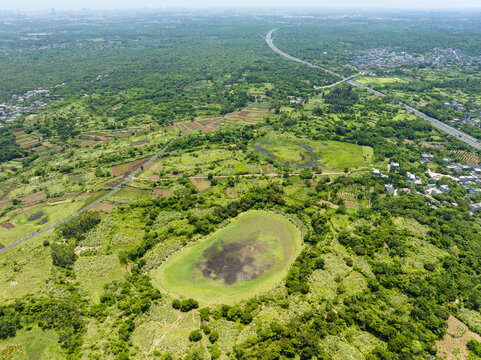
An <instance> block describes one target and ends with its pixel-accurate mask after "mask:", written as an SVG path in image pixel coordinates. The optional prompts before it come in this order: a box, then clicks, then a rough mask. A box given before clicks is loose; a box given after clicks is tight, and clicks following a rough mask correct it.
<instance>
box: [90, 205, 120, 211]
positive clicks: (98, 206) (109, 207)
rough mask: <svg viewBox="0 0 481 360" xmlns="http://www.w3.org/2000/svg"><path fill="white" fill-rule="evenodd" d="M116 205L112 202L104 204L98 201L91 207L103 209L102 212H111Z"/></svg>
mask: <svg viewBox="0 0 481 360" xmlns="http://www.w3.org/2000/svg"><path fill="white" fill-rule="evenodd" d="M116 207H117V205H113V204H105V203H99V204H97V205H95V206H94V207H93V208H94V209H95V210H98V211H104V212H108V213H109V212H111V211H112V210H113V209H115V208H116Z"/></svg>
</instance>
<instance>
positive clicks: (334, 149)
mask: <svg viewBox="0 0 481 360" xmlns="http://www.w3.org/2000/svg"><path fill="white" fill-rule="evenodd" d="M253 150H254V152H256V153H259V154H261V155H263V156H266V157H269V158H271V159H273V160H277V161H279V162H280V163H281V164H282V165H284V166H285V167H287V168H290V169H293V170H295V169H303V168H310V167H313V166H318V167H322V168H327V169H339V170H344V168H346V167H347V168H349V169H353V168H359V167H364V166H370V165H371V163H372V158H373V149H372V148H371V147H368V146H359V145H354V144H349V143H343V142H338V141H310V140H305V139H298V138H296V137H295V136H289V135H285V134H283V135H281V134H278V133H270V134H269V135H267V136H265V137H263V138H260V139H258V140H257V141H256V142H255V143H254V146H253Z"/></svg>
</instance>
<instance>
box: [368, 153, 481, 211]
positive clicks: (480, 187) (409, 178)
mask: <svg viewBox="0 0 481 360" xmlns="http://www.w3.org/2000/svg"><path fill="white" fill-rule="evenodd" d="M421 161H423V162H424V163H429V162H433V161H435V156H434V155H432V154H422V155H421ZM441 163H442V165H443V166H444V169H445V170H446V172H447V173H448V174H447V175H446V174H440V173H436V172H434V171H432V170H430V169H428V170H427V171H426V175H427V176H426V177H425V178H427V179H428V181H429V183H427V184H426V181H423V179H422V178H421V176H419V175H416V174H413V173H410V172H407V173H406V182H408V183H409V184H410V185H412V186H413V187H414V188H417V189H418V191H417V193H418V194H419V195H422V196H427V197H429V198H430V199H432V200H433V201H435V199H434V198H432V195H442V194H450V193H451V190H452V189H451V187H450V186H449V185H446V184H440V183H439V180H441V178H443V177H444V178H446V177H447V178H449V179H451V180H453V182H452V183H451V184H454V183H456V184H457V185H456V186H462V187H463V188H464V189H466V193H467V195H466V197H467V198H469V197H472V196H474V195H478V194H481V165H465V164H459V163H453V162H452V161H451V159H448V158H443V159H442V160H441ZM399 168H400V165H399V163H396V162H391V163H390V164H389V166H388V169H389V172H392V171H396V170H398V169H399ZM371 174H372V176H374V177H380V178H385V179H386V178H389V176H388V175H386V174H383V173H382V172H381V171H380V170H379V169H372V171H371ZM455 175H456V176H455ZM419 187H422V188H423V190H420V188H419ZM384 188H385V191H386V193H387V194H390V195H393V196H396V195H398V194H399V192H405V193H411V189H410V188H398V189H396V188H395V187H394V186H393V185H392V184H389V183H386V184H385V185H384ZM453 205H456V204H453ZM470 210H471V212H473V213H474V212H477V211H481V203H473V204H471V206H470Z"/></svg>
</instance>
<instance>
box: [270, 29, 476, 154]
mask: <svg viewBox="0 0 481 360" xmlns="http://www.w3.org/2000/svg"><path fill="white" fill-rule="evenodd" d="M276 30H277V29H273V30H271V31H269V32H268V33H267V35H266V42H267V45H269V47H270V48H271V49H272V50H273V51H274V52H276V53H278V54H279V55H281V56H283V57H285V58H286V59H288V60H290V61H294V62H297V63H300V64H304V65H307V66H309V67H311V68H314V69H319V70H322V71H324V72H325V73H328V74H330V75H333V76H335V77H338V78H342V75H339V74H338V73H335V72H334V71H331V70H329V69H326V68H323V67H320V66H317V65H314V64H311V63H309V62H307V61H304V60H301V59H299V58H296V57H294V56H292V55H289V54H287V53H285V52H283V51H281V50H279V49H278V48H277V47H276V46H275V45H274V43H273V41H272V34H273V33H274V32H275V31H276ZM354 76H355V75H353V76H350V77H347V78H344V79H342V80H341V81H339V82H338V83H336V84H332V86H334V85H337V84H340V83H343V82H347V83H348V84H350V85H352V86H354V87H357V88H360V89H364V90H366V91H367V92H369V93H371V94H373V95H375V96H379V97H384V96H386V94H383V93H382V92H380V91H377V90H374V89H371V88H370V87H368V86H366V85H363V84H361V83H358V82H357V81H354V80H353V77H354ZM398 105H399V106H400V107H402V108H404V109H405V110H406V111H408V112H410V113H412V114H414V115H416V116H417V117H420V118H421V119H423V120H426V121H427V122H429V123H430V124H431V125H432V126H434V127H435V128H437V129H438V130H440V131H442V132H445V133H446V134H448V135H451V136H453V137H455V138H456V139H457V140H460V141H462V142H464V143H466V144H468V145H470V146H472V147H474V148H476V149H478V150H481V142H480V141H479V140H477V139H475V138H473V137H472V136H470V135H468V134H466V133H464V132H462V131H460V130H458V129H455V128H453V127H451V126H449V125H446V124H445V123H443V122H441V121H439V120H437V119H434V118H432V117H430V116H428V115H426V114H424V113H422V112H421V111H419V110H417V109H415V108H413V107H411V106H409V105H406V104H403V103H399V104H398Z"/></svg>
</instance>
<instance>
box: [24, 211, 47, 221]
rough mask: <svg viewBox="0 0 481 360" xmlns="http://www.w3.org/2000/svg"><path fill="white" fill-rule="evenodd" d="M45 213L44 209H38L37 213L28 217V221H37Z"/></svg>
mask: <svg viewBox="0 0 481 360" xmlns="http://www.w3.org/2000/svg"><path fill="white" fill-rule="evenodd" d="M44 215H45V214H44V213H43V211H37V212H36V213H34V214H32V215H30V216H29V217H28V219H27V221H35V220H38V219H40V218H41V217H42V216H44Z"/></svg>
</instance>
